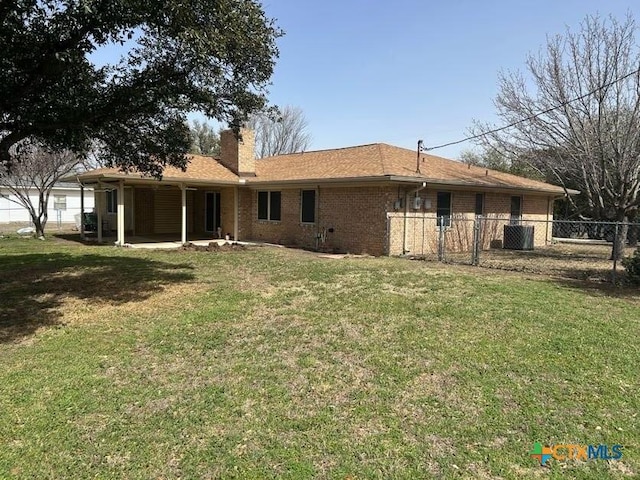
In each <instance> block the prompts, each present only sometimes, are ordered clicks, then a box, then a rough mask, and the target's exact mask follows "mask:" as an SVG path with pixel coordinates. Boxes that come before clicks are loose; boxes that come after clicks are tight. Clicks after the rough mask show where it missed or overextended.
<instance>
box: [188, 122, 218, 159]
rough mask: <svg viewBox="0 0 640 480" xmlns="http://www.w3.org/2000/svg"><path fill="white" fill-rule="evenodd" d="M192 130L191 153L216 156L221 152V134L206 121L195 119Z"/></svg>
mask: <svg viewBox="0 0 640 480" xmlns="http://www.w3.org/2000/svg"><path fill="white" fill-rule="evenodd" d="M189 128H190V130H191V148H190V149H189V153H195V154H198V155H210V156H216V155H219V154H220V134H219V133H218V132H216V131H215V130H214V128H213V127H212V126H211V125H209V124H208V123H206V122H203V123H200V122H199V121H198V120H194V122H193V124H192V125H191V126H190V127H189Z"/></svg>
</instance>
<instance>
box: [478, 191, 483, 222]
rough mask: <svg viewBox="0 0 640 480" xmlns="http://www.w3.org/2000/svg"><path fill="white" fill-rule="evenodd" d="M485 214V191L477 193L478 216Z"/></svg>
mask: <svg viewBox="0 0 640 480" xmlns="http://www.w3.org/2000/svg"><path fill="white" fill-rule="evenodd" d="M483 214H484V193H476V217H479V216H481V215H483Z"/></svg>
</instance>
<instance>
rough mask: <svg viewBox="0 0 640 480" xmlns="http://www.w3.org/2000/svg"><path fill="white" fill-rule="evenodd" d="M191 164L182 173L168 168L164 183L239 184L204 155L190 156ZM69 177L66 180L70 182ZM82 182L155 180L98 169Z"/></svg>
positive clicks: (221, 167) (229, 171) (116, 170)
mask: <svg viewBox="0 0 640 480" xmlns="http://www.w3.org/2000/svg"><path fill="white" fill-rule="evenodd" d="M188 159H189V163H188V164H187V169H186V171H182V170H180V169H179V168H176V167H167V168H165V170H164V173H163V175H162V179H163V180H164V181H182V182H194V181H195V182H197V183H207V182H208V183H228V184H237V183H238V181H239V177H238V176H237V175H236V174H235V173H233V172H232V171H231V170H229V169H228V168H227V167H225V166H224V165H222V164H221V163H220V162H219V161H218V160H216V159H215V158H213V157H205V156H202V155H189V156H188ZM71 178H72V177H67V178H65V180H70V179H71ZM77 178H78V179H79V180H80V181H82V182H88V181H95V180H116V179H120V178H123V179H127V180H154V178H152V177H149V176H143V175H141V174H139V173H124V172H122V171H120V170H118V169H117V168H98V169H95V170H90V171H88V172H85V173H82V174H80V175H78V176H77Z"/></svg>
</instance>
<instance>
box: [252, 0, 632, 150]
mask: <svg viewBox="0 0 640 480" xmlns="http://www.w3.org/2000/svg"><path fill="white" fill-rule="evenodd" d="M639 3H640V2H631V1H629V0H627V1H617V0H607V1H594V0H554V1H550V0H538V1H518V0H512V1H489V0H484V1H477V0H449V1H434V0H431V1H429V0H423V1H420V0H395V1H393V2H391V1H378V0H374V1H371V0H369V1H366V0H341V1H337V0H323V1H309V0H266V1H264V2H263V5H264V8H265V11H266V12H267V14H268V15H269V16H271V17H274V18H276V19H277V23H278V25H279V26H280V27H281V28H283V29H284V30H285V32H286V35H285V37H283V38H282V39H280V41H279V48H280V58H279V60H278V64H277V67H276V71H275V74H274V76H273V85H272V86H271V87H270V99H271V101H272V103H275V104H277V105H287V104H290V105H294V106H298V107H300V108H301V109H302V110H303V111H304V113H305V115H306V117H307V119H308V121H309V126H310V130H311V133H312V136H313V141H312V149H324V148H334V147H343V146H349V145H359V144H365V143H374V142H385V143H391V144H394V145H398V146H402V147H407V148H412V149H413V148H415V147H416V143H417V141H418V140H419V139H423V140H424V141H425V144H426V145H429V146H431V145H435V144H441V143H446V142H448V141H452V140H457V139H459V138H462V137H464V136H466V134H467V129H468V127H469V126H470V125H471V122H472V120H473V119H474V118H476V119H480V120H489V121H491V120H494V119H495V116H494V112H495V109H494V107H493V103H492V99H493V97H494V96H495V94H496V93H497V81H496V80H497V74H498V71H499V70H500V69H512V70H522V69H523V68H524V61H525V58H526V55H527V53H528V52H535V51H537V50H538V49H540V48H541V47H542V46H543V45H544V44H545V41H546V36H547V35H548V34H550V35H553V34H556V33H562V32H564V31H565V27H567V26H569V27H571V28H572V29H573V28H577V27H578V26H579V23H580V21H581V20H582V19H583V18H584V17H585V16H586V15H587V14H596V13H599V14H601V15H609V14H613V15H614V16H616V17H618V18H623V17H624V15H625V14H626V12H627V11H630V12H631V13H632V14H633V15H634V16H635V18H636V20H637V21H638V22H640V4H639ZM639 38H640V37H639ZM471 147H473V144H470V143H467V144H463V145H459V146H455V147H449V148H445V149H441V150H437V151H434V152H433V153H435V154H438V155H441V156H446V157H450V158H457V156H458V154H459V153H460V151H462V150H464V149H468V148H471Z"/></svg>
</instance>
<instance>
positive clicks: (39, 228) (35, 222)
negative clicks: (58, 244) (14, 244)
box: [31, 218, 46, 238]
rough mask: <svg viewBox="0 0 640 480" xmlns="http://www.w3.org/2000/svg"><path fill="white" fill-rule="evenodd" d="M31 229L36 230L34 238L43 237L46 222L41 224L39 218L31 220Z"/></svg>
mask: <svg viewBox="0 0 640 480" xmlns="http://www.w3.org/2000/svg"><path fill="white" fill-rule="evenodd" d="M31 220H32V221H33V227H34V228H35V229H36V234H35V235H36V238H40V237H44V227H45V225H46V220H45V221H44V222H42V221H41V220H40V219H39V218H32V219H31Z"/></svg>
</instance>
